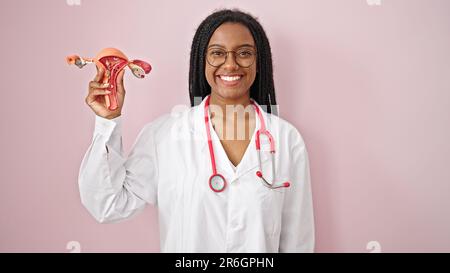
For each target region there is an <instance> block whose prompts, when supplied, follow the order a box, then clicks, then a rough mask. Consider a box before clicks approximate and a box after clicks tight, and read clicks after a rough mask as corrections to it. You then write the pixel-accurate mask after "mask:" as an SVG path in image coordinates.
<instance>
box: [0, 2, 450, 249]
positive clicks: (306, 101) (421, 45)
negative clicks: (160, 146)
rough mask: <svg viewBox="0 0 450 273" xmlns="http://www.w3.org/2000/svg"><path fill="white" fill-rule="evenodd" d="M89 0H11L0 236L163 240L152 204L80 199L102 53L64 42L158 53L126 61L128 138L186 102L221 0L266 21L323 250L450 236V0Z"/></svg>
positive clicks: (448, 241)
mask: <svg viewBox="0 0 450 273" xmlns="http://www.w3.org/2000/svg"><path fill="white" fill-rule="evenodd" d="M372 1H373V2H376V0H372ZM77 2H78V0H58V1H56V0H53V1H33V0H28V1H25V0H14V1H13V0H9V1H1V2H0V22H1V41H2V42H1V44H0V46H1V61H2V66H1V68H0V72H1V73H0V75H1V84H2V86H1V96H2V97H1V107H0V114H1V115H0V121H1V137H0V140H1V141H0V145H1V147H0V148H1V165H0V166H1V172H0V183H1V189H0V219H1V220H0V221H1V223H0V251H1V252H70V250H69V249H68V245H70V243H69V242H70V241H75V244H78V245H79V246H81V249H80V250H81V251H82V252H100V251H105V252H122V251H125V252H131V251H133V252H157V251H159V234H158V222H157V211H156V209H154V208H153V207H148V209H147V210H145V211H144V212H143V213H141V214H139V215H138V216H136V217H135V218H132V219H130V220H128V221H126V222H123V223H120V224H110V225H106V224H98V223H97V222H95V220H94V219H93V218H92V217H91V216H90V215H89V214H88V212H87V210H86V209H85V208H84V207H82V205H81V203H80V197H79V193H78V185H77V178H78V170H79V167H80V163H81V160H82V157H83V155H84V153H85V152H86V149H87V148H88V146H89V144H90V142H91V140H92V134H93V128H94V113H93V112H91V110H90V109H89V108H88V107H87V106H86V105H85V103H84V98H85V96H86V94H87V84H88V82H89V81H90V80H91V79H92V78H93V77H94V74H95V68H94V67H87V68H85V69H83V70H78V68H76V67H73V66H71V67H69V66H68V65H67V64H66V63H65V61H64V57H65V56H66V55H68V54H80V55H82V56H93V55H95V54H96V53H97V52H98V51H99V50H100V49H101V48H103V47H107V46H114V47H117V48H120V49H122V50H123V51H124V52H125V53H126V54H127V55H128V56H129V57H130V58H140V59H143V60H149V61H150V62H151V64H152V65H153V67H154V70H153V71H152V73H151V74H150V75H149V77H147V78H146V79H144V80H138V79H135V78H134V77H133V76H132V75H131V73H127V74H126V75H125V85H126V89H127V97H126V100H125V108H124V111H123V118H124V125H123V141H124V148H125V152H126V153H128V152H129V150H130V148H131V146H132V144H133V143H134V141H135V139H136V137H137V134H138V133H139V131H140V130H141V129H142V127H143V126H144V125H145V124H146V123H147V122H150V121H152V120H153V119H155V118H156V117H158V116H159V115H162V114H164V113H168V112H170V111H171V110H172V107H174V106H175V105H179V104H185V105H187V104H189V99H188V89H187V88H188V69H189V51H190V45H191V41H192V37H193V35H194V32H195V29H196V27H197V26H198V24H199V23H200V22H201V20H202V19H203V18H204V17H206V16H207V15H208V14H210V13H211V12H212V11H214V10H215V9H217V8H223V7H226V8H232V7H238V8H241V9H243V10H245V11H249V12H251V13H252V14H254V15H255V16H257V17H259V19H260V21H261V23H262V25H263V26H264V28H265V30H266V31H267V34H268V36H269V39H270V42H271V45H272V52H273V61H274V76H275V84H276V91H277V98H278V102H279V105H280V116H281V117H283V118H285V119H286V120H288V121H290V122H291V123H293V124H294V125H295V126H296V127H297V128H298V129H299V130H300V132H301V134H302V135H303V137H304V139H305V141H306V144H307V147H308V151H309V155H310V160H311V171H312V183H313V194H314V209H315V219H316V251H318V252H370V251H371V247H372V246H374V249H376V250H379V251H382V252H400V251H405V252H419V251H426V252H431V251H436V252H442V251H445V252H449V251H450V168H449V161H450V160H449V154H450V144H449V141H448V140H449V139H450V130H449V124H450V120H449V119H450V80H449V79H450V53H449V52H450V51H449V48H450V1H448V0H428V1H425V0H381V2H380V5H369V4H368V2H367V0H345V1H344V0H342V1H335V0H303V1H298V0H296V1H261V0H251V1H250V0H246V1H242V0H239V1H211V0H203V1H175V0H172V1H148V0H139V1H138V0H133V1H132V0H130V1H118V0H116V1H107V0H89V1H87V0H80V1H79V2H80V5H77ZM369 2H370V1H369ZM128 72H129V71H128ZM372 241H375V242H373V243H369V242H372ZM69 248H70V247H69ZM374 249H372V250H374Z"/></svg>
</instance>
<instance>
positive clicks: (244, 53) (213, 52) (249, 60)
mask: <svg viewBox="0 0 450 273" xmlns="http://www.w3.org/2000/svg"><path fill="white" fill-rule="evenodd" d="M228 53H234V56H235V60H236V63H237V64H238V65H239V66H240V67H242V68H247V67H250V66H251V65H252V64H253V63H254V62H255V60H256V50H255V49H251V48H241V49H238V50H237V51H233V50H230V51H226V50H223V49H220V48H210V49H208V50H207V52H206V61H207V62H208V64H210V65H211V66H214V67H219V66H221V65H223V64H224V63H225V62H226V61H227V57H228Z"/></svg>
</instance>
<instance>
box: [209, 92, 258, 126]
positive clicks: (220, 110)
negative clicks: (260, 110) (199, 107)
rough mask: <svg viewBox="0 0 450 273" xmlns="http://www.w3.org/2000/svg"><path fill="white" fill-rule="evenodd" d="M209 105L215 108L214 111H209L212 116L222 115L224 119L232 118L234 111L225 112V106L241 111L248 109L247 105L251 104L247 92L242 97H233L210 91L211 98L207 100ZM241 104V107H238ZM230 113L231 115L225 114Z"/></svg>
mask: <svg viewBox="0 0 450 273" xmlns="http://www.w3.org/2000/svg"><path fill="white" fill-rule="evenodd" d="M209 104H210V106H212V109H216V110H215V111H211V112H212V115H213V116H214V117H216V118H217V117H222V118H223V119H224V120H228V119H234V113H236V112H233V113H227V107H228V108H229V109H230V108H231V109H234V110H235V111H237V112H241V110H245V109H248V108H247V107H248V106H249V105H250V104H251V101H250V94H249V92H248V93H247V94H246V95H245V96H242V97H239V98H235V99H228V98H223V97H221V96H219V95H217V94H216V93H215V92H211V98H210V100H209ZM239 106H242V107H239ZM210 109H211V108H210ZM227 114H232V115H227Z"/></svg>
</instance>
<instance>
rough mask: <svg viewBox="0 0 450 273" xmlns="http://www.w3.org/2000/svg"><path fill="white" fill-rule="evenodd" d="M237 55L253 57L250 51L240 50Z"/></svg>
mask: <svg viewBox="0 0 450 273" xmlns="http://www.w3.org/2000/svg"><path fill="white" fill-rule="evenodd" d="M238 55H239V56H240V57H244V58H245V57H251V56H253V52H252V51H250V50H242V51H239V52H238Z"/></svg>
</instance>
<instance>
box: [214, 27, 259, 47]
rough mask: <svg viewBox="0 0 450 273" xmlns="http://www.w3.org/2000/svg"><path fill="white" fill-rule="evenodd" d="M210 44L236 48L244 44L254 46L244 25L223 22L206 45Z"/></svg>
mask: <svg viewBox="0 0 450 273" xmlns="http://www.w3.org/2000/svg"><path fill="white" fill-rule="evenodd" d="M212 44H216V45H221V46H223V47H226V48H236V47H239V46H241V45H244V44H249V45H253V46H255V41H254V40H253V36H252V34H251V33H250V30H249V29H248V28H247V27H246V26H244V25H242V24H240V23H223V24H222V25H220V26H219V27H218V28H217V29H216V30H215V31H214V33H213V35H212V36H211V39H210V40H209V43H208V46H209V45H212Z"/></svg>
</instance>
